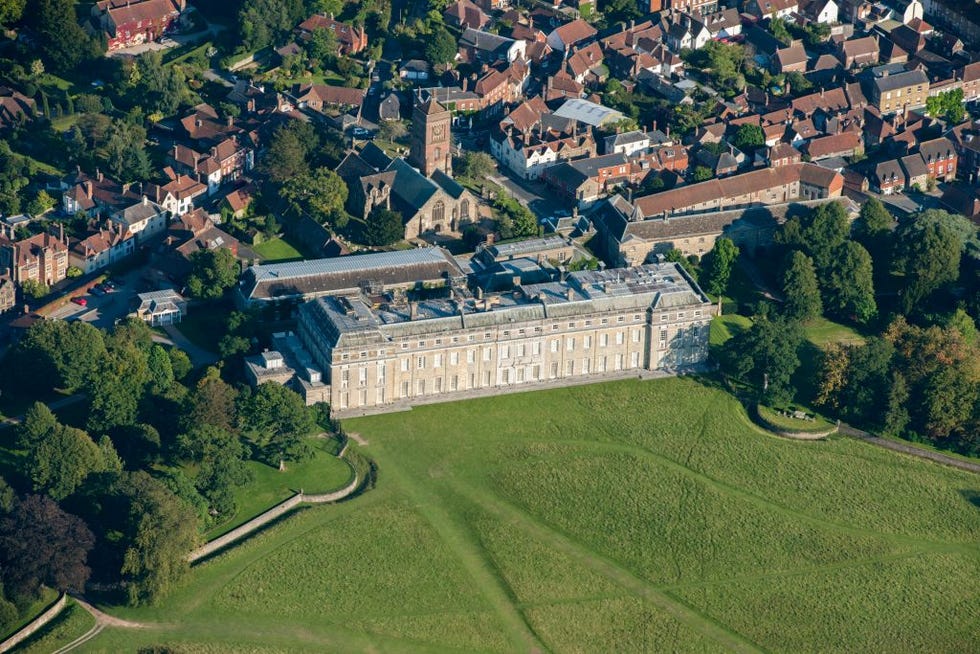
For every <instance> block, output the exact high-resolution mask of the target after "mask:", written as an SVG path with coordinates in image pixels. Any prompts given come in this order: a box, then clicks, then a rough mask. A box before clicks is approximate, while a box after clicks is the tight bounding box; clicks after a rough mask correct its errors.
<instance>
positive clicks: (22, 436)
mask: <svg viewBox="0 0 980 654" xmlns="http://www.w3.org/2000/svg"><path fill="white" fill-rule="evenodd" d="M57 428H58V419H57V418H56V417H55V415H54V414H53V413H51V409H49V408H48V405H47V404H44V403H42V402H35V403H34V404H32V405H31V407H30V408H29V409H28V410H27V411H26V412H25V413H24V419H23V420H22V421H21V423H20V425H19V426H18V427H17V446H18V447H20V448H23V449H33V448H34V447H36V446H37V445H38V443H40V442H41V441H43V440H44V439H45V438H47V437H48V436H50V435H51V432H53V431H54V430H55V429H57Z"/></svg>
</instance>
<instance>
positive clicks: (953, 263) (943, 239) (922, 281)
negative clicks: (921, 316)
mask: <svg viewBox="0 0 980 654" xmlns="http://www.w3.org/2000/svg"><path fill="white" fill-rule="evenodd" d="M963 222H967V223H968V221H965V220H964V221H961V220H957V219H956V217H954V216H953V215H952V214H948V213H946V212H934V213H931V214H925V215H923V214H920V215H919V216H917V217H915V218H914V219H911V220H906V221H903V222H902V223H901V224H900V225H899V227H898V229H897V230H896V233H895V261H894V263H895V266H896V267H897V268H898V270H899V272H901V273H902V274H904V276H905V288H904V289H903V290H902V309H903V311H904V313H906V314H908V313H910V312H911V311H912V310H913V309H915V308H916V307H917V306H918V305H919V304H920V303H921V302H922V301H924V300H925V299H926V298H927V297H929V295H931V294H932V293H933V292H935V291H936V290H938V289H940V288H941V287H943V286H945V285H947V284H951V283H952V282H954V281H956V279H957V278H958V277H959V272H960V258H961V255H962V252H963V249H964V246H965V245H966V243H967V242H968V241H970V240H972V239H975V233H976V230H975V228H974V227H973V226H972V225H970V224H967V225H964V224H963Z"/></svg>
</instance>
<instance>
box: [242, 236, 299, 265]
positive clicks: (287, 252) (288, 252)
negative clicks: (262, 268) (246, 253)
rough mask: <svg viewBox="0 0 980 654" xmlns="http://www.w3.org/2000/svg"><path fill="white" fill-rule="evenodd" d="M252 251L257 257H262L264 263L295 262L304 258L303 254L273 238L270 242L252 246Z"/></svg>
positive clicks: (286, 242)
mask: <svg viewBox="0 0 980 654" xmlns="http://www.w3.org/2000/svg"><path fill="white" fill-rule="evenodd" d="M252 249H253V250H254V251H255V253H256V254H257V255H259V256H260V257H262V262H263V263H275V262H276V261H294V260H296V259H302V258H303V253H302V252H300V251H299V250H297V249H296V248H295V247H293V246H292V245H291V244H290V243H289V242H288V241H286V240H284V239H281V238H271V239H269V240H268V241H265V242H263V243H259V244H258V245H254V246H252Z"/></svg>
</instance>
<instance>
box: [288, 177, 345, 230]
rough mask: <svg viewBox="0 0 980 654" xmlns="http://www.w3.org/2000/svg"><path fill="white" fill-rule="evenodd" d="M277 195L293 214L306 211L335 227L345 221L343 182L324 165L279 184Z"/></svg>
mask: <svg viewBox="0 0 980 654" xmlns="http://www.w3.org/2000/svg"><path fill="white" fill-rule="evenodd" d="M279 195H280V197H281V198H282V199H283V201H284V202H285V204H286V208H287V210H288V211H289V212H290V213H291V214H293V215H295V216H301V215H303V214H306V215H309V216H310V217H311V218H313V219H314V220H316V221H317V222H318V223H321V224H330V225H333V226H336V227H343V226H344V225H345V224H346V214H345V213H344V203H346V202H347V184H345V183H344V180H342V179H341V178H340V175H338V174H337V173H335V172H334V171H332V170H330V169H328V168H317V169H316V170H314V171H312V172H308V173H304V174H302V175H298V176H296V177H293V178H291V179H290V180H288V181H287V182H285V183H284V184H283V185H282V189H281V190H280V193H279Z"/></svg>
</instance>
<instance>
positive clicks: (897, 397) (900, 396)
mask: <svg viewBox="0 0 980 654" xmlns="http://www.w3.org/2000/svg"><path fill="white" fill-rule="evenodd" d="M908 401H909V388H908V384H906V382H905V376H904V375H902V373H900V372H897V371H896V372H893V373H892V377H891V385H890V386H889V389H888V404H887V406H886V408H885V416H884V419H883V420H882V426H881V431H882V432H883V433H884V434H886V435H888V436H901V435H902V434H903V433H904V432H905V428H906V427H907V426H908V424H909V411H908V408H907V405H908Z"/></svg>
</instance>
